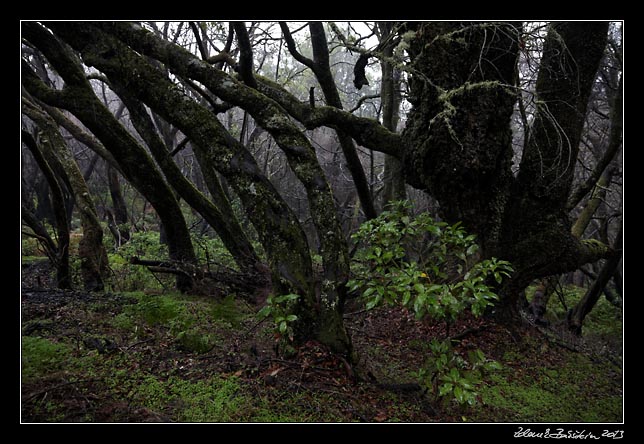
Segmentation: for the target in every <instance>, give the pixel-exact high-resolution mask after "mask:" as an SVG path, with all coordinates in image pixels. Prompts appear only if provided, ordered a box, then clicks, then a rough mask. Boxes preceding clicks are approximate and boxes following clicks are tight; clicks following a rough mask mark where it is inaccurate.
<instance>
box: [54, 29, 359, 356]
mask: <svg viewBox="0 0 644 444" xmlns="http://www.w3.org/2000/svg"><path fill="white" fill-rule="evenodd" d="M50 26H51V28H52V29H53V30H54V31H55V32H56V34H57V35H58V36H60V37H61V38H63V39H64V40H65V41H66V42H67V43H69V44H70V45H72V46H73V47H74V48H75V49H77V50H79V51H80V52H81V53H82V55H83V59H84V61H85V62H86V63H87V64H89V65H91V66H95V67H96V68H98V69H100V70H101V71H102V72H104V73H105V74H106V75H107V77H108V79H111V81H116V82H119V83H121V84H123V86H125V87H126V88H127V89H128V91H129V92H130V93H131V94H133V95H134V96H135V97H137V98H138V99H139V100H141V101H143V102H144V103H146V104H147V105H148V106H150V107H151V108H152V109H153V110H154V111H155V112H156V113H158V114H159V115H160V116H161V117H163V118H164V119H165V120H166V121H168V122H170V123H172V124H173V125H175V126H176V127H177V128H179V129H180V130H181V131H182V132H183V133H184V134H186V136H188V137H190V139H191V140H192V141H193V143H194V145H193V146H194V147H197V149H198V148H199V147H201V148H203V149H207V150H208V153H207V154H208V155H209V156H211V157H212V158H213V159H214V160H215V161H216V162H215V165H217V168H218V169H219V171H220V172H221V173H222V174H223V175H224V177H226V179H227V180H228V181H229V182H230V183H231V185H232V186H233V187H234V188H235V192H236V193H237V195H238V196H239V197H240V199H241V201H242V203H243V205H244V207H245V208H246V211H247V213H248V215H249V218H250V219H251V221H252V222H253V224H254V226H255V228H256V229H257V232H258V234H259V236H260V239H261V241H262V243H263V244H264V246H265V249H266V252H267V255H268V257H269V262H270V264H269V265H270V266H271V270H272V272H273V276H272V277H273V283H274V285H275V288H274V291H277V292H279V293H282V292H291V293H297V294H299V295H300V296H301V298H300V302H299V304H298V306H297V314H298V316H299V318H298V320H297V323H296V335H297V339H299V340H300V341H302V340H305V339H310V338H317V339H319V340H320V341H321V342H324V343H325V344H327V345H329V346H331V347H332V348H333V349H334V350H336V351H338V352H342V353H350V352H351V341H350V340H349V338H348V335H347V333H346V330H345V329H344V326H343V324H342V312H341V307H342V300H343V295H344V292H345V283H346V280H347V279H348V257H347V248H346V244H345V241H344V238H343V236H342V232H341V230H340V225H339V221H338V219H337V214H336V212H335V204H334V202H333V198H332V195H331V190H330V187H329V185H328V183H327V182H326V180H325V178H324V175H323V173H322V169H321V167H320V165H319V163H318V162H317V159H316V157H315V152H314V150H313V148H312V146H311V145H310V143H309V141H308V139H306V137H305V136H304V135H303V134H302V133H301V131H300V130H299V129H298V128H297V127H296V126H295V125H293V124H292V123H291V122H290V120H289V119H288V117H287V116H286V115H284V114H283V111H282V110H281V108H279V107H278V106H277V105H276V104H275V103H274V102H272V101H270V100H269V99H267V98H266V97H265V96H263V95H261V94H259V93H257V92H256V91H255V90H253V89H252V88H249V87H247V86H245V85H243V84H242V83H240V82H238V81H237V80H235V79H234V78H232V77H230V76H228V75H227V74H225V73H223V72H221V71H219V70H217V69H215V68H213V67H211V66H210V65H208V64H207V63H206V62H203V61H201V60H199V59H197V58H196V57H194V56H193V55H192V54H190V53H188V52H187V51H185V50H183V49H182V48H180V47H178V46H176V45H173V44H171V43H169V42H165V41H163V40H161V39H158V38H156V37H155V36H154V35H152V34H151V33H149V32H147V31H145V30H143V29H142V28H140V27H137V26H135V25H130V24H125V23H123V24H104V25H101V24H97V25H89V24H79V23H74V24H68V23H66V24H61V23H52V24H50ZM99 28H100V29H99ZM104 31H107V33H109V34H107V33H106V32H104ZM110 34H113V35H117V36H118V38H119V39H122V40H123V41H127V43H128V45H131V46H132V47H133V48H134V49H136V51H137V52H139V53H143V54H145V55H149V56H152V57H155V58H157V59H159V60H160V61H162V62H163V63H165V64H166V65H167V66H169V67H170V68H171V69H172V70H173V71H174V72H175V74H176V75H179V76H181V77H184V78H194V79H195V80H198V81H199V82H201V83H202V84H203V85H205V86H206V87H207V88H209V89H210V90H211V91H213V92H214V93H216V94H217V95H219V96H220V97H221V98H222V99H224V100H226V101H230V102H232V103H237V104H239V105H240V106H243V107H244V108H245V109H247V110H248V112H249V113H250V114H251V115H252V116H253V118H254V119H255V121H257V122H258V124H260V125H261V126H263V127H264V128H265V129H266V130H267V131H269V132H270V133H271V134H272V135H273V137H274V138H275V140H276V141H277V143H278V144H279V146H280V147H281V148H282V149H283V150H284V152H285V154H286V156H287V159H288V161H289V164H290V166H291V167H292V168H293V171H294V172H295V174H296V175H297V177H298V179H299V180H300V181H301V182H302V183H303V185H304V187H305V189H306V190H307V195H308V198H309V203H310V206H311V214H312V215H313V220H314V223H315V225H316V227H317V230H318V234H319V236H320V241H321V251H320V253H321V255H322V258H323V263H324V275H323V277H322V282H321V283H320V284H321V285H319V286H318V285H316V284H318V283H317V282H316V281H315V279H314V278H313V277H312V276H313V274H312V271H311V270H312V265H311V259H310V254H309V250H308V245H307V242H306V238H305V236H304V233H303V231H302V228H301V226H300V224H299V223H298V222H297V220H296V218H295V217H294V215H293V214H292V211H291V210H290V209H289V208H288V206H287V205H286V203H285V202H284V201H283V199H282V198H281V197H280V196H279V194H278V193H277V192H276V191H275V189H274V187H273V186H272V185H271V184H270V181H269V180H268V179H267V178H266V177H265V176H264V175H263V174H262V173H261V170H260V168H259V167H258V166H257V164H256V162H255V160H254V158H253V157H252V155H251V154H250V153H249V152H248V150H247V149H246V148H245V147H244V146H243V145H241V144H240V143H239V142H238V141H237V140H235V139H233V138H232V137H231V136H230V134H228V133H227V132H226V131H225V129H224V128H223V126H222V125H221V123H220V122H219V121H218V120H217V118H216V116H215V115H214V114H212V113H211V112H210V111H208V110H207V109H206V108H204V107H203V106H201V105H199V104H198V103H196V102H194V101H192V100H186V97H185V95H183V94H182V93H181V91H179V90H178V89H177V88H176V87H174V86H173V85H172V83H171V82H169V80H168V79H166V78H165V77H164V76H163V75H162V74H161V73H160V72H159V71H158V70H157V69H156V68H154V67H153V66H152V65H151V64H150V63H149V62H148V61H147V60H146V59H145V58H143V57H141V56H140V55H139V54H137V53H136V52H134V51H132V50H131V49H130V48H128V47H127V46H125V45H124V44H123V43H122V42H121V41H119V40H116V39H115V38H114V37H113V36H112V35H110ZM115 54H118V56H117V57H114V55H115ZM132 72H136V73H137V75H136V76H132V74H131V73H132Z"/></svg>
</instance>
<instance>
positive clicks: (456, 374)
mask: <svg viewBox="0 0 644 444" xmlns="http://www.w3.org/2000/svg"><path fill="white" fill-rule="evenodd" d="M410 209H411V207H410V204H409V203H408V202H396V203H394V204H392V205H391V206H390V207H389V208H388V210H387V211H384V212H383V213H382V214H381V215H380V216H379V217H377V218H375V219H372V220H370V221H367V222H365V223H364V224H363V225H362V226H361V227H360V229H359V230H358V232H357V233H355V234H354V235H353V238H354V239H355V240H356V241H358V242H360V243H361V244H362V248H361V249H360V250H359V251H358V252H357V254H356V256H355V258H354V261H353V264H352V271H353V274H354V278H353V279H351V280H350V281H349V282H348V284H347V285H348V286H349V289H350V291H354V292H355V291H360V292H361V293H362V296H363V297H364V299H365V301H366V308H367V309H372V308H374V307H377V306H379V305H382V304H388V305H394V304H399V305H402V306H403V307H405V308H406V309H408V310H410V311H412V312H413V313H414V314H415V316H416V318H417V319H419V320H420V319H425V318H431V319H434V320H438V321H444V322H445V323H446V326H447V327H448V328H447V332H448V333H447V334H449V324H450V323H451V322H453V321H455V320H456V319H457V317H458V316H459V315H460V314H461V313H463V311H464V310H466V309H469V310H470V311H471V312H472V314H474V315H475V316H480V315H481V314H482V313H483V312H484V310H485V309H486V308H487V307H489V306H491V305H493V301H495V300H497V299H498V296H497V295H496V294H495V293H494V291H493V289H492V287H490V283H491V282H496V283H497V284H500V283H501V281H502V279H503V278H504V277H506V276H509V273H510V272H512V267H511V266H510V263H509V262H507V261H503V260H498V259H496V258H491V259H485V260H478V258H477V251H478V245H477V244H476V242H475V236H474V235H468V234H467V233H466V232H465V230H464V229H463V227H462V226H461V225H460V224H459V223H457V224H454V225H448V224H447V223H445V222H437V221H434V219H433V218H432V217H431V216H430V215H429V214H428V213H423V214H420V215H418V216H416V217H413V218H412V217H411V216H409V213H410ZM431 354H432V356H431V357H430V359H429V360H428V364H427V366H426V368H424V369H422V370H421V371H420V372H419V378H420V380H421V382H422V383H423V384H424V385H425V386H426V388H427V389H428V390H431V391H432V393H434V394H435V395H436V396H437V397H446V396H449V397H450V398H451V399H453V400H455V401H456V402H457V403H459V404H470V405H471V404H473V403H474V402H475V400H476V386H477V385H478V383H479V382H480V375H481V371H483V370H494V369H495V368H497V367H498V364H497V363H494V362H492V361H488V360H486V359H485V357H484V356H483V353H482V352H481V351H480V350H476V351H474V352H471V353H470V355H469V356H468V360H465V359H463V358H462V357H460V356H458V355H457V354H456V353H455V352H454V351H453V349H452V347H451V344H450V342H449V340H446V341H443V342H434V343H432V345H431Z"/></svg>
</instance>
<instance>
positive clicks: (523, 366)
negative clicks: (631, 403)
mask: <svg viewBox="0 0 644 444" xmlns="http://www.w3.org/2000/svg"><path fill="white" fill-rule="evenodd" d="M541 350H548V352H544V356H542V357H541V359H536V360H533V358H535V357H536V358H538V355H536V356H533V357H532V358H528V359H526V356H525V354H523V353H520V352H518V351H514V350H511V351H507V352H506V353H505V355H504V359H503V360H502V361H505V362H506V363H508V365H506V366H505V367H504V369H503V370H502V371H501V372H499V373H498V374H493V375H490V377H489V379H488V381H487V383H486V384H485V386H484V387H483V388H482V390H481V398H482V401H483V404H484V405H485V406H486V407H485V408H483V409H481V410H477V411H476V415H475V416H476V417H477V419H479V420H482V421H490V422H493V421H499V419H500V418H505V420H506V421H516V422H554V423H556V422H620V421H622V405H623V402H622V401H623V398H622V391H621V387H620V385H619V379H620V375H621V370H620V369H619V367H617V366H616V365H615V364H613V363H611V362H610V361H608V360H605V359H600V358H597V357H591V356H588V355H586V354H583V353H575V352H568V351H561V350H552V349H551V348H550V347H547V346H544V345H542V346H541ZM545 353H547V354H552V353H557V354H558V360H557V362H552V361H551V360H549V356H548V357H546V356H545ZM540 361H541V362H540Z"/></svg>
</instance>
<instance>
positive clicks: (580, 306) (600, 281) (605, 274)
mask: <svg viewBox="0 0 644 444" xmlns="http://www.w3.org/2000/svg"><path fill="white" fill-rule="evenodd" d="M614 248H615V250H618V251H620V252H621V249H622V226H620V227H619V232H618V233H617V237H616V238H615V243H614ZM621 259H622V256H621V254H615V255H613V256H612V257H611V258H609V259H608V260H607V261H606V263H605V264H604V266H603V267H602V269H601V271H600V272H599V275H598V276H597V279H595V282H593V285H592V286H591V287H590V288H589V289H588V291H586V294H584V296H583V297H582V298H581V300H580V301H579V302H578V303H577V305H575V307H574V308H573V309H572V310H571V312H570V313H569V314H568V328H569V329H570V331H572V332H573V333H575V334H577V335H581V329H582V325H583V323H584V319H585V318H586V315H588V313H590V311H591V310H592V309H593V307H594V306H595V304H596V303H597V301H598V300H599V297H600V296H601V294H602V291H603V290H604V288H605V287H606V285H607V284H608V281H610V279H611V278H612V277H613V275H614V274H615V272H616V271H617V267H618V266H619V262H620V261H621Z"/></svg>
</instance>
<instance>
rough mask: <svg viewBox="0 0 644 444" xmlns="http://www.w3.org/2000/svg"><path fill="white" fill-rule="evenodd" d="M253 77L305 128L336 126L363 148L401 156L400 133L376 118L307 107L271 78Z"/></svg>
mask: <svg viewBox="0 0 644 444" xmlns="http://www.w3.org/2000/svg"><path fill="white" fill-rule="evenodd" d="M256 78H257V82H258V91H259V92H261V93H262V94H264V95H265V96H267V97H270V98H271V99H272V100H274V101H275V102H277V103H279V104H280V105H281V106H282V108H284V109H285V110H286V112H288V113H289V115H291V116H292V117H294V118H295V119H297V120H298V121H299V122H300V123H302V124H303V125H304V126H305V127H306V128H307V129H315V128H319V127H321V126H328V127H333V128H340V129H342V131H344V132H345V133H347V134H348V135H350V136H351V137H352V138H353V139H354V140H355V141H356V142H358V143H359V144H360V145H362V146H364V147H366V148H369V149H372V150H374V151H378V152H381V153H385V154H389V155H391V156H394V157H400V156H401V155H402V145H403V143H404V141H403V138H402V136H401V135H400V134H397V133H394V132H391V131H389V130H388V129H387V128H385V127H384V126H382V125H381V124H380V122H378V121H377V120H375V119H369V118H366V117H358V116H355V115H353V114H352V113H351V112H347V111H344V110H341V109H339V108H335V107H332V106H320V107H316V108H314V109H311V107H310V106H309V104H308V103H306V102H300V101H299V100H298V99H297V97H295V96H294V95H292V94H291V93H290V92H288V91H286V90H285V89H284V88H283V87H282V86H280V85H279V84H277V83H275V82H273V81H272V80H269V79H267V78H265V77H262V76H256ZM365 100H366V99H365Z"/></svg>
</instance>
